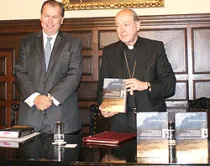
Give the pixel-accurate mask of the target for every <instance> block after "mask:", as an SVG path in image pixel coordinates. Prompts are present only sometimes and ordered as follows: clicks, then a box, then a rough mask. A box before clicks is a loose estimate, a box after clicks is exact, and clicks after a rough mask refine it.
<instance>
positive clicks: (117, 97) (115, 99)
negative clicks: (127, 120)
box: [101, 78, 127, 113]
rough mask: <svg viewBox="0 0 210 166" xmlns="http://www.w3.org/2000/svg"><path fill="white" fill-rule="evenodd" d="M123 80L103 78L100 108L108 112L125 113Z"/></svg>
mask: <svg viewBox="0 0 210 166" xmlns="http://www.w3.org/2000/svg"><path fill="white" fill-rule="evenodd" d="M123 80H124V79H119V78H104V84H103V99H102V104H101V108H102V110H103V111H108V112H119V113H125V112H126V99H127V92H126V88H125V85H124V82H123Z"/></svg>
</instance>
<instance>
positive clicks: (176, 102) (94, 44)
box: [0, 14, 210, 127]
mask: <svg viewBox="0 0 210 166" xmlns="http://www.w3.org/2000/svg"><path fill="white" fill-rule="evenodd" d="M140 19H141V29H140V32H139V35H140V36H142V37H147V38H150V39H156V40H161V41H163V43H164V45H165V49H166V53H167V56H168V59H169V61H170V62H171V64H172V67H173V69H174V71H175V73H176V78H177V85H176V93H175V95H174V96H173V97H171V98H169V99H167V101H166V103H167V107H168V111H169V112H171V113H172V114H174V113H175V112H181V111H186V110H187V101H188V100H189V99H196V98H198V97H210V95H209V93H208V90H209V88H210V57H209V56H210V47H209V45H210V40H209V39H210V35H209V34H210V14H189V15H168V16H167V15H166V16H142V17H140ZM61 29H62V30H63V31H65V32H68V33H70V34H72V35H73V36H75V37H79V38H80V39H81V40H82V43H83V50H82V55H83V69H84V70H83V75H82V80H81V84H80V86H79V89H78V92H77V94H78V101H79V107H80V110H81V111H80V112H81V119H82V122H83V126H85V125H88V123H89V119H88V115H89V108H90V105H91V104H94V103H96V89H97V81H98V74H99V69H100V65H101V56H102V49H103V47H104V46H106V45H108V44H110V43H113V42H115V41H117V40H118V38H117V36H116V32H115V24H114V18H113V17H112V18H80V19H78V18H76V19H65V22H64V24H63V26H62V28H61ZM40 30H41V28H40V21H39V20H9V21H0V93H1V94H0V125H7V126H9V125H10V116H11V115H10V114H11V104H12V103H17V102H18V101H19V98H20V95H19V93H18V91H17V88H16V87H15V83H14V82H15V80H14V65H15V61H16V59H17V56H18V47H19V40H20V38H22V37H24V36H26V35H28V34H30V33H33V32H37V31H40ZM2 117H3V119H2ZM5 118H6V120H5ZM0 127H1V126H0Z"/></svg>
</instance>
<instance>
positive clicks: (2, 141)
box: [0, 132, 39, 148]
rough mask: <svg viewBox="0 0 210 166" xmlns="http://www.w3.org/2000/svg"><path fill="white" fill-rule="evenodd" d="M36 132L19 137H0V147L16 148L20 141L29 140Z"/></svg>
mask: <svg viewBox="0 0 210 166" xmlns="http://www.w3.org/2000/svg"><path fill="white" fill-rule="evenodd" d="M38 134H39V132H33V133H31V134H29V135H26V136H23V137H20V138H5V137H4V138H0V147H10V148H18V147H19V146H20V143H24V142H26V141H29V140H31V139H32V138H33V137H35V136H37V135H38Z"/></svg>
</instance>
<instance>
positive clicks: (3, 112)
mask: <svg viewBox="0 0 210 166" xmlns="http://www.w3.org/2000/svg"><path fill="white" fill-rule="evenodd" d="M4 126H7V108H6V106H0V127H4Z"/></svg>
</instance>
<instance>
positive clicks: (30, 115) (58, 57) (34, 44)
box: [15, 31, 82, 133]
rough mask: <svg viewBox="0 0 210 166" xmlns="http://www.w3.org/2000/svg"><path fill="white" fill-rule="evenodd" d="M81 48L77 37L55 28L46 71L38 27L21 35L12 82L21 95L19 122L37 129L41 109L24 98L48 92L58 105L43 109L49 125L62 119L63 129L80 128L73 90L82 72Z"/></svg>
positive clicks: (72, 129)
mask: <svg viewBox="0 0 210 166" xmlns="http://www.w3.org/2000/svg"><path fill="white" fill-rule="evenodd" d="M81 49H82V43H81V40H79V39H77V38H74V37H72V36H70V35H69V34H67V33H64V32H59V33H58V35H57V37H56V40H55V43H54V46H53V50H52V53H51V58H50V62H49V66H48V71H47V72H46V71H45V58H44V48H43V33H42V31H41V32H39V33H34V34H31V35H29V36H26V37H25V38H23V39H21V41H20V49H19V56H18V61H17V63H16V66H15V78H16V84H17V86H18V88H19V90H20V93H21V96H22V99H21V103H20V110H19V118H18V124H19V125H31V126H34V128H35V131H39V130H40V128H41V125H42V121H43V116H44V112H42V111H39V110H37V109H36V107H35V106H33V107H29V106H28V104H26V103H25V102H24V100H25V99H27V98H28V97H29V96H30V95H31V94H33V93H34V92H39V93H40V94H44V95H47V94H48V93H49V94H51V95H52V96H53V97H55V99H57V100H58V101H59V102H60V105H59V106H55V105H54V104H53V105H52V106H51V107H50V108H49V109H47V110H46V113H47V116H48V121H49V123H50V125H51V128H54V126H53V125H54V123H55V121H63V122H64V130H65V133H69V132H73V131H77V130H79V129H80V128H81V123H80V117H79V110H78V105H77V96H76V93H75V91H76V90H77V88H78V85H79V83H80V79H81V75H82V55H81Z"/></svg>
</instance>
